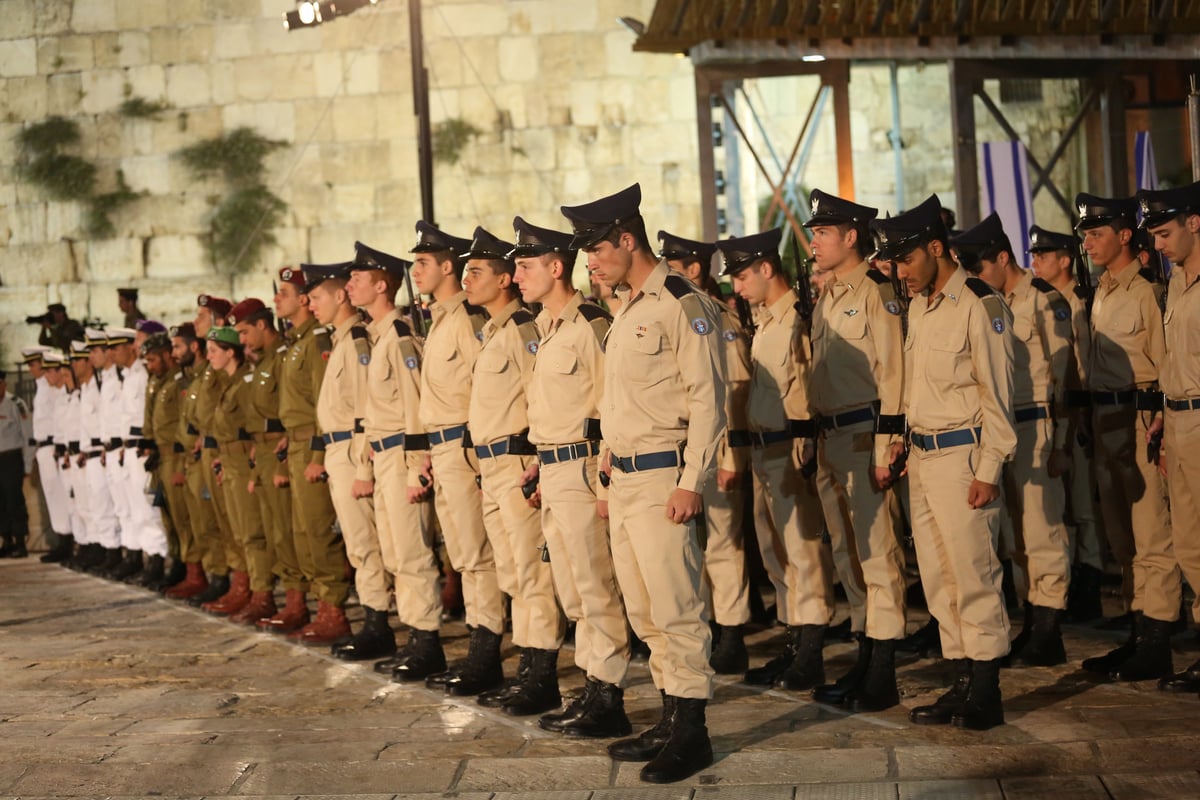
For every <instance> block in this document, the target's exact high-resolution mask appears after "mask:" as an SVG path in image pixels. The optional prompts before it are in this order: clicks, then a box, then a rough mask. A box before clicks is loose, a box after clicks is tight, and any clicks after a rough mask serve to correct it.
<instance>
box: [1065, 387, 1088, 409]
mask: <svg viewBox="0 0 1200 800" xmlns="http://www.w3.org/2000/svg"><path fill="white" fill-rule="evenodd" d="M1063 399H1064V400H1065V401H1066V403H1067V408H1091V407H1092V393H1091V392H1089V391H1087V390H1086V389H1067V391H1066V392H1064V393H1063Z"/></svg>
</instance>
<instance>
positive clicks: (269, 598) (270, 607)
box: [229, 590, 276, 625]
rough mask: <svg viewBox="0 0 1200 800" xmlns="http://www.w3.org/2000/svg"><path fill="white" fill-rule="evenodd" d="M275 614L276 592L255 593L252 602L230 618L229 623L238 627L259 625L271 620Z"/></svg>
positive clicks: (251, 597)
mask: <svg viewBox="0 0 1200 800" xmlns="http://www.w3.org/2000/svg"><path fill="white" fill-rule="evenodd" d="M275 612H276V608H275V593H274V592H272V591H270V590H268V591H265V592H254V593H253V594H251V595H250V602H249V603H246V605H245V606H243V607H242V610H241V611H239V612H237V613H236V614H233V615H232V616H230V617H229V621H230V622H236V623H237V624H238V625H257V624H258V623H259V621H260V620H270V618H271V617H273V616H275Z"/></svg>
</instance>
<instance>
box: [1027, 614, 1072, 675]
mask: <svg viewBox="0 0 1200 800" xmlns="http://www.w3.org/2000/svg"><path fill="white" fill-rule="evenodd" d="M1031 608H1032V615H1033V623H1032V628H1033V632H1032V633H1031V634H1030V636H1029V640H1028V641H1027V642H1026V643H1025V647H1024V649H1023V650H1022V651H1021V653H1020V655H1019V656H1018V657H1017V661H1019V662H1020V663H1022V664H1024V665H1025V666H1027V667H1056V666H1058V665H1059V664H1065V663H1067V651H1066V648H1065V647H1063V638H1062V627H1061V625H1060V620H1061V619H1062V613H1063V612H1061V611H1059V610H1058V609H1057V608H1049V607H1047V606H1032V607H1031Z"/></svg>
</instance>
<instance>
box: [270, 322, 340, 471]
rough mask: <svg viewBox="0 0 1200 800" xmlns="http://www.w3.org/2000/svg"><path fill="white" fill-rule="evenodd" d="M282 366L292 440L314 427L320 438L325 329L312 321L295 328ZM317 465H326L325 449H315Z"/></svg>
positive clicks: (282, 407)
mask: <svg viewBox="0 0 1200 800" xmlns="http://www.w3.org/2000/svg"><path fill="white" fill-rule="evenodd" d="M288 339H289V345H288V349H287V352H286V353H285V354H284V355H283V362H282V364H281V365H280V367H279V419H280V420H281V421H282V422H283V427H284V428H285V429H287V431H288V435H289V437H290V436H291V434H292V431H294V430H297V429H304V428H312V429H313V430H314V433H313V435H314V436H315V435H316V424H317V396H318V395H319V394H320V392H321V381H322V379H323V378H324V377H325V362H326V360H327V358H328V354H329V349H330V348H329V347H328V346H327V345H328V336H327V335H326V333H325V329H324V328H322V327H320V326H318V325H317V320H316V319H315V318H309V319H307V320H305V321H304V323H303V324H301V325H299V326H297V327H296V328H294V329H293V330H292V332H291V334H290V335H289V337H288ZM310 463H313V464H324V463H325V448H324V445H322V446H321V447H320V448H317V447H314V448H313V451H312V461H311V462H310Z"/></svg>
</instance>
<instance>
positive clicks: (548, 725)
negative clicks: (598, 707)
mask: <svg viewBox="0 0 1200 800" xmlns="http://www.w3.org/2000/svg"><path fill="white" fill-rule="evenodd" d="M600 685H601V682H600V681H598V680H595V679H594V678H590V677H589V678H585V679H584V682H583V691H581V692H579V693H578V694H576V695H575V696H574V697H572V698H571V702H569V703H567V704H566V705H564V706H563V707H562V708H561V709H559V710H558V711H551V712H550V713H549V714H543V715H542V716H540V717H538V727H539V728H541V729H542V730H544V731H550V732H551V733H559V732H561V731H562V729H563V725H565V724H567V723H568V722H571V721H572V720H575V719H578V718H579V717H580V716H581V715H582V714H583V713H584V710H585V709H586V708H587V706H588V704H589V703H591V702H592V696H593V695H595V694H596V692H597V691H598V690H599V688H600Z"/></svg>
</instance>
